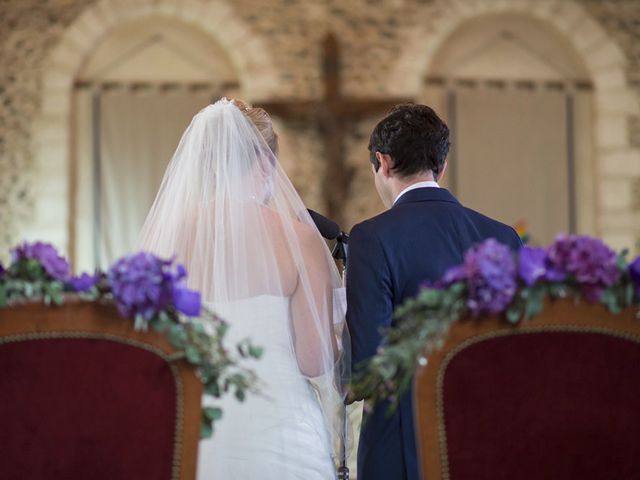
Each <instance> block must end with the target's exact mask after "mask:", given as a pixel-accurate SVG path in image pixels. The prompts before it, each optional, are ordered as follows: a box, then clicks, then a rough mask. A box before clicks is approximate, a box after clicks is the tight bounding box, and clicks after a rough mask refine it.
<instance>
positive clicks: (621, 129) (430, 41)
mask: <svg viewBox="0 0 640 480" xmlns="http://www.w3.org/2000/svg"><path fill="white" fill-rule="evenodd" d="M423 13H424V18H423V21H421V22H419V24H418V25H416V27H415V28H413V29H410V30H407V31H406V32H405V33H404V37H405V42H404V44H405V48H404V49H403V51H402V52H401V54H400V55H399V57H398V59H397V60H396V63H395V64H394V68H393V70H392V76H391V78H390V81H389V85H390V92H392V93H394V94H404V95H411V96H412V97H414V98H416V99H419V98H422V97H423V96H424V94H425V85H424V79H425V77H428V76H429V71H430V67H431V65H432V63H433V61H434V58H435V56H436V55H437V54H438V52H440V50H441V49H442V48H444V46H445V41H446V40H448V39H449V37H450V35H451V33H452V32H454V31H455V30H456V29H457V28H458V27H460V26H461V25H463V24H464V23H465V22H468V21H470V20H473V19H475V18H478V17H481V16H483V15H498V14H506V13H512V14H520V15H526V16H529V17H530V18H532V19H535V20H539V21H541V22H544V23H545V24H547V25H549V26H551V27H552V28H553V29H555V30H556V31H557V32H558V33H560V34H561V35H562V37H563V38H564V40H565V41H566V42H570V44H571V45H572V46H573V48H574V49H575V51H576V52H578V54H579V57H580V59H581V60H582V62H583V63H584V64H585V65H586V68H587V69H588V72H589V77H590V79H591V81H592V83H593V90H592V92H591V95H592V96H593V100H594V101H593V105H592V111H593V135H592V142H593V146H594V148H593V152H592V153H593V163H594V166H593V171H592V174H591V177H592V178H591V179H589V178H587V179H583V178H580V177H577V178H576V180H577V184H587V186H589V185H588V184H589V183H591V185H590V186H591V188H594V187H595V188H594V194H593V197H594V198H595V200H594V201H595V208H594V209H593V210H594V211H593V212H592V213H591V215H588V214H589V212H587V209H582V210H581V209H580V208H578V217H579V218H580V216H581V215H583V214H584V215H588V216H590V217H591V218H587V219H586V222H585V221H583V224H588V225H592V226H593V227H592V229H593V232H594V233H595V234H596V235H598V236H601V237H602V238H603V239H604V240H605V241H607V242H608V243H609V244H610V245H612V246H614V247H615V248H620V249H621V248H625V247H632V246H633V245H634V244H635V243H636V241H637V238H638V234H639V233H640V230H639V229H638V228H639V227H638V223H637V222H635V221H634V220H633V219H634V218H635V214H634V211H635V210H634V201H633V195H632V191H633V189H634V184H635V182H636V181H637V180H636V179H637V177H635V178H634V175H633V174H632V175H630V174H629V168H634V166H635V165H636V164H637V161H638V158H640V151H639V150H638V148H637V147H636V146H634V144H633V143H632V141H631V136H630V135H629V132H628V128H629V122H630V120H631V119H633V118H635V117H637V116H638V114H640V102H638V96H637V93H636V92H635V91H634V90H633V89H632V87H631V86H630V84H629V81H628V79H627V76H626V72H627V70H628V63H629V60H628V58H627V56H626V55H625V53H624V52H623V51H622V49H621V48H620V46H619V45H618V44H617V42H616V40H615V39H614V38H613V37H612V36H611V35H610V34H609V33H608V32H607V31H606V30H605V29H604V28H603V26H602V25H600V24H599V23H598V22H597V21H596V19H594V18H593V17H592V16H591V15H590V14H589V13H588V11H587V9H586V8H585V7H584V6H583V5H581V4H580V3H579V2H576V1H573V0H549V1H544V2H541V1H538V0H518V1H514V2H504V1H503V0H483V1H482V2H476V1H472V0H460V1H457V2H450V3H448V4H446V5H445V4H434V5H432V6H429V7H427V8H426V9H425V10H424V12H423ZM491 186H492V188H493V184H492V185H491ZM578 203H580V199H578ZM578 224H580V221H579V222H578ZM578 231H580V229H578ZM584 231H585V232H586V233H589V230H584Z"/></svg>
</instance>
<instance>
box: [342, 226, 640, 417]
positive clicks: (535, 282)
mask: <svg viewBox="0 0 640 480" xmlns="http://www.w3.org/2000/svg"><path fill="white" fill-rule="evenodd" d="M564 297H567V298H574V299H576V300H578V299H582V300H584V301H587V302H589V303H600V304H603V305H604V306H606V307H607V308H608V309H609V311H610V312H612V313H618V312H621V311H622V310H623V309H625V308H630V307H635V308H638V307H640V257H637V258H636V259H634V260H633V261H632V262H630V263H628V262H627V260H626V252H622V253H621V254H616V252H614V251H613V250H612V249H611V248H609V247H608V246H607V245H605V244H604V243H603V242H602V241H600V240H598V239H596V238H592V237H587V236H580V235H560V236H558V237H557V238H556V240H555V241H554V242H553V243H552V244H551V245H549V246H548V247H546V248H541V247H530V246H524V247H522V248H520V250H519V251H518V252H512V251H510V250H509V248H508V247H507V246H505V245H502V244H500V243H498V242H497V241H496V240H494V239H489V240H486V241H484V242H482V243H480V244H478V245H476V246H474V247H473V248H471V249H470V250H468V251H467V252H466V253H465V255H464V257H463V262H462V264H461V265H458V266H455V267H453V268H451V269H449V270H448V271H447V272H445V274H444V275H443V277H442V278H441V279H440V280H439V281H437V282H425V283H424V284H423V285H422V289H421V291H420V292H419V293H418V295H417V296H416V297H415V298H413V299H410V300H408V301H407V302H406V303H405V304H404V305H401V306H400V307H398V308H397V309H396V311H395V322H394V325H393V326H392V327H391V328H389V329H388V330H387V331H386V332H385V333H386V335H385V336H386V338H385V341H384V343H383V345H382V346H381V347H380V348H379V349H378V352H377V353H376V355H375V356H374V357H373V358H371V359H370V360H369V361H368V362H367V365H366V366H365V367H364V368H363V369H362V370H361V372H360V373H359V374H358V375H356V377H355V378H354V381H353V383H352V389H353V391H354V392H356V397H357V398H368V399H369V400H370V401H372V402H376V401H379V400H382V399H386V400H388V401H390V402H391V405H392V406H394V405H396V403H397V402H396V401H395V400H394V399H397V398H399V397H400V395H399V394H400V393H401V392H403V391H404V389H406V386H408V385H411V382H412V378H413V374H414V372H415V369H416V365H418V364H420V363H423V362H424V360H426V358H427V357H428V355H429V352H431V351H433V349H437V348H439V346H440V345H442V344H443V340H444V338H445V336H446V334H447V332H448V331H449V328H450V327H451V325H452V324H453V322H456V321H458V320H460V319H461V318H464V317H467V316H471V317H473V318H476V319H479V318H481V317H483V316H486V315H494V316H495V315H501V316H504V318H505V319H506V320H507V321H509V322H511V323H518V322H520V321H523V320H526V319H529V318H532V317H534V316H536V315H537V314H539V313H540V312H541V311H542V310H543V308H544V300H545V298H564ZM638 318H640V314H639V315H638Z"/></svg>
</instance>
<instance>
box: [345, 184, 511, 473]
mask: <svg viewBox="0 0 640 480" xmlns="http://www.w3.org/2000/svg"><path fill="white" fill-rule="evenodd" d="M487 238H495V239H496V240H498V241H499V242H501V243H504V244H507V245H509V246H510V247H511V248H512V249H514V250H516V249H518V248H519V247H520V246H521V241H520V238H519V237H518V235H517V234H516V232H515V231H514V230H513V228H511V227H509V226H507V225H504V224H502V223H500V222H497V221H495V220H492V219H491V218H489V217H486V216H484V215H481V214H480V213H477V212H474V211H473V210H470V209H468V208H465V207H464V206H463V205H461V204H460V203H459V202H458V200H456V198H455V197H454V196H453V195H452V194H451V193H449V191H448V190H446V189H444V188H432V187H425V188H418V189H415V190H410V191H409V192H407V193H405V194H404V195H402V196H401V197H400V198H399V199H398V201H397V202H396V203H395V205H394V206H393V208H391V209H390V210H388V211H386V212H384V213H382V214H380V215H378V216H376V217H374V218H372V219H370V220H367V221H364V222H362V223H360V224H358V225H356V226H355V227H353V229H352V231H351V237H350V240H349V260H348V265H347V323H348V325H349V331H350V334H351V354H352V366H353V367H354V369H356V367H357V366H358V365H359V364H361V362H363V361H366V360H367V359H369V358H370V357H372V356H373V355H374V354H375V353H376V349H377V348H378V346H379V345H380V343H381V341H382V336H381V334H380V332H381V330H383V329H384V328H386V327H389V326H390V325H391V324H392V316H393V311H394V309H395V308H396V307H397V306H398V305H401V304H402V303H403V302H404V301H405V300H406V299H408V298H409V297H413V296H415V295H416V293H417V292H418V289H419V287H420V284H421V283H423V282H424V281H425V280H438V279H440V278H441V277H442V275H443V274H444V273H445V271H446V270H447V269H448V268H450V267H452V266H455V265H459V264H461V263H462V261H463V254H464V252H465V251H466V250H467V249H469V248H470V247H472V246H473V245H474V244H477V243H478V242H481V241H482V240H485V239H487ZM387 407H388V405H387V404H385V403H384V402H383V403H380V404H379V405H377V406H376V407H375V408H374V409H373V411H372V412H371V413H370V414H368V415H366V418H365V419H364V420H363V427H362V431H361V432H360V445H359V448H358V479H359V480H378V479H379V480H403V479H410V480H418V479H419V473H418V459H417V453H416V440H415V433H414V422H413V392H412V391H409V392H407V393H405V394H404V395H403V397H402V398H401V399H400V406H399V408H398V410H397V411H396V413H395V414H394V415H392V416H389V415H388V413H387Z"/></svg>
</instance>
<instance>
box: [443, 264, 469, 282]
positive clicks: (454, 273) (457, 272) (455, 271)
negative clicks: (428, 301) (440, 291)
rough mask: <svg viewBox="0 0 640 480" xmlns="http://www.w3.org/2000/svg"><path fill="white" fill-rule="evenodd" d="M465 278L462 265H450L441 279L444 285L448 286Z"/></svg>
mask: <svg viewBox="0 0 640 480" xmlns="http://www.w3.org/2000/svg"><path fill="white" fill-rule="evenodd" d="M465 280H467V270H466V268H465V267H464V265H458V266H457V267H451V268H450V269H449V270H447V271H446V272H445V274H444V277H442V280H441V281H442V283H444V285H445V286H450V285H453V284H454V283H458V282H463V281H465Z"/></svg>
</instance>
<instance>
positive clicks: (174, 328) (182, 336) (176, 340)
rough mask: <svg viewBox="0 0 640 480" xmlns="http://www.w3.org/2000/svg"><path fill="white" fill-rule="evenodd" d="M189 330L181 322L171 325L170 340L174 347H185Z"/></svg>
mask: <svg viewBox="0 0 640 480" xmlns="http://www.w3.org/2000/svg"><path fill="white" fill-rule="evenodd" d="M187 338H188V337H187V332H185V330H184V327H183V326H182V325H180V324H179V323H173V324H172V325H171V327H169V341H170V342H171V344H172V345H173V346H174V347H177V348H184V347H185V345H186V343H187Z"/></svg>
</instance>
